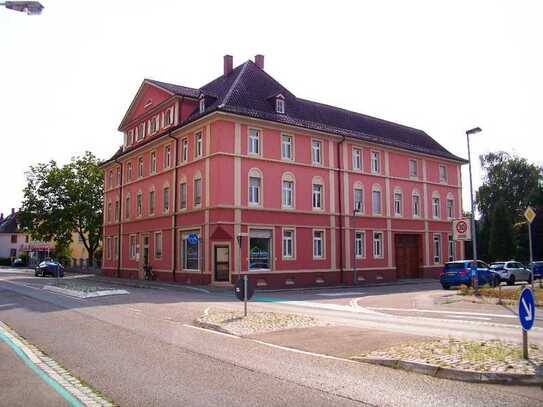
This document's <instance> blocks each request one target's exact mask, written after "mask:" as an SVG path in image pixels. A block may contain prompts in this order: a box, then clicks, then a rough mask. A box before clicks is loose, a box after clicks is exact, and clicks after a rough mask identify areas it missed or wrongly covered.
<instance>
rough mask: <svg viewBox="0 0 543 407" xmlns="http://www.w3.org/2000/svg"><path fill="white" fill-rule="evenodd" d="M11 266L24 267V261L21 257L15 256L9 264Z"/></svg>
mask: <svg viewBox="0 0 543 407" xmlns="http://www.w3.org/2000/svg"><path fill="white" fill-rule="evenodd" d="M11 265H12V266H13V267H24V266H26V263H25V261H24V260H23V259H21V258H17V259H15V260H13V263H12V264H11Z"/></svg>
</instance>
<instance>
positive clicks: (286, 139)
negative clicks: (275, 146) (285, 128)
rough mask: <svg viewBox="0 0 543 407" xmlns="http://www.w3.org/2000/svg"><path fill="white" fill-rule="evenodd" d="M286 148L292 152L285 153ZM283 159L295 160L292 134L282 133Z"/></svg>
mask: <svg viewBox="0 0 543 407" xmlns="http://www.w3.org/2000/svg"><path fill="white" fill-rule="evenodd" d="M285 150H287V151H288V152H289V153H290V154H288V155H287V154H285ZM281 159H283V160H287V161H293V160H294V138H293V137H292V136H291V135H290V134H285V133H282V134H281Z"/></svg>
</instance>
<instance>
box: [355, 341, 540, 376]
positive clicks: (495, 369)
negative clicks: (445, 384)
mask: <svg viewBox="0 0 543 407" xmlns="http://www.w3.org/2000/svg"><path fill="white" fill-rule="evenodd" d="M362 357H368V358H383V359H398V360H404V361H409V362H419V363H426V364H431V365H436V366H439V367H446V368H455V369H463V370H469V371H476V372H484V373H523V374H535V372H536V371H540V370H541V368H542V367H543V351H542V350H541V349H540V348H539V347H538V346H537V345H531V346H530V349H529V360H524V359H523V358H522V349H521V347H520V346H519V345H517V344H512V343H507V342H503V341H465V340H459V339H453V338H449V339H441V340H430V341H424V342H419V343H411V344H405V345H399V346H395V347H392V348H390V349H387V350H380V351H374V352H370V353H366V354H364V355H362Z"/></svg>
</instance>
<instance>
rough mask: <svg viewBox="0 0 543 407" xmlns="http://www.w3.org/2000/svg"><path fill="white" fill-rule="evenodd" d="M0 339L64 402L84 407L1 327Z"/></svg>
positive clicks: (73, 406)
mask: <svg viewBox="0 0 543 407" xmlns="http://www.w3.org/2000/svg"><path fill="white" fill-rule="evenodd" d="M0 339H2V340H3V341H4V342H5V343H6V344H7V345H8V346H9V347H10V348H11V349H12V350H13V351H14V352H15V354H16V355H17V356H19V358H20V359H21V360H22V361H23V362H24V363H25V365H27V366H28V367H29V368H30V369H31V370H32V371H33V372H34V373H36V374H37V375H38V376H39V377H40V378H41V379H42V380H43V381H44V382H45V383H47V384H48V385H49V386H51V387H52V388H53V389H54V390H55V391H56V392H57V393H58V394H60V395H61V396H62V397H63V398H64V400H66V401H67V402H68V404H69V405H70V406H72V407H84V404H82V403H81V402H80V401H79V400H78V399H77V398H75V397H74V396H73V395H72V394H71V393H70V392H68V390H66V389H65V388H64V387H62V386H61V385H60V384H59V383H58V382H57V381H55V380H54V379H53V378H51V377H50V376H49V375H48V374H47V373H45V372H44V371H43V370H42V369H41V368H39V367H38V366H36V364H35V363H34V362H33V361H32V360H30V358H29V357H28V356H27V355H26V354H25V353H24V352H23V350H22V349H21V348H20V346H19V345H17V344H16V343H15V342H13V341H12V340H11V339H10V338H9V337H8V336H6V335H5V333H4V329H3V328H2V327H0Z"/></svg>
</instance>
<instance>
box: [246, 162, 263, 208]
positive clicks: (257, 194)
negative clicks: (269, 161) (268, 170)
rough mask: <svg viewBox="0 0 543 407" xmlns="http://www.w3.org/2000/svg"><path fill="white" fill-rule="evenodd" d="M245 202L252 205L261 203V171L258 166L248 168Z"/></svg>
mask: <svg viewBox="0 0 543 407" xmlns="http://www.w3.org/2000/svg"><path fill="white" fill-rule="evenodd" d="M248 187H249V189H248V195H247V202H248V203H249V205H252V206H261V205H262V171H260V170H259V169H258V168H252V169H251V170H249V180H248Z"/></svg>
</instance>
